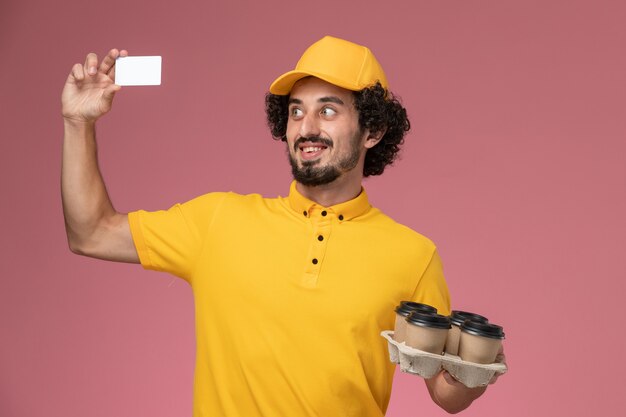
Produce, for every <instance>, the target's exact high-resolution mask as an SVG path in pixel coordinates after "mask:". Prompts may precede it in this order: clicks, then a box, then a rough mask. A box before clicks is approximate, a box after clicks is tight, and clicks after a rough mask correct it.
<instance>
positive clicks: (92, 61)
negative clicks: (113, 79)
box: [85, 52, 98, 75]
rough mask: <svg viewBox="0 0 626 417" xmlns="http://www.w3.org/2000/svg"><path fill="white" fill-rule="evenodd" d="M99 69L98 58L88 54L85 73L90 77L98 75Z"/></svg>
mask: <svg viewBox="0 0 626 417" xmlns="http://www.w3.org/2000/svg"><path fill="white" fill-rule="evenodd" d="M97 67H98V56H97V55H96V54H94V53H93V52H91V53H89V54H87V58H85V72H86V73H87V74H88V75H96V72H98V70H97Z"/></svg>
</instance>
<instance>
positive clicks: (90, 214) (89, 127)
mask: <svg viewBox="0 0 626 417" xmlns="http://www.w3.org/2000/svg"><path fill="white" fill-rule="evenodd" d="M64 123H65V135H64V139H63V164H62V170H61V195H62V199H63V213H64V216H65V228H66V231H67V236H68V242H69V244H70V248H71V249H72V250H73V251H80V247H81V245H84V244H85V243H86V240H87V239H88V238H89V236H91V235H92V234H93V233H94V231H95V230H96V228H97V226H98V224H99V223H100V221H101V220H102V219H103V218H106V217H107V216H113V215H115V210H114V209H113V205H112V204H111V201H110V199H109V196H108V194H107V191H106V187H105V185H104V181H103V180H102V175H101V174H100V169H99V168H98V158H97V145H96V138H95V122H80V121H70V120H67V119H66V120H65V121H64Z"/></svg>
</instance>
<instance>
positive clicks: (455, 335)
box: [446, 310, 488, 355]
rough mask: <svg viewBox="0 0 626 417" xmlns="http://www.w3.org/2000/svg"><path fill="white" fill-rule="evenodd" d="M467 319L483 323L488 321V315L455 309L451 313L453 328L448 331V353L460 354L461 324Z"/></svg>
mask: <svg viewBox="0 0 626 417" xmlns="http://www.w3.org/2000/svg"><path fill="white" fill-rule="evenodd" d="M465 320H474V321H479V322H483V323H487V322H488V320H487V318H486V317H483V316H481V315H480V314H476V313H470V312H469V311H460V310H453V311H452V314H451V315H450V324H452V328H451V329H450V331H449V332H448V339H447V340H446V353H448V354H450V355H458V354H459V339H460V338H461V325H462V324H463V322H464V321H465Z"/></svg>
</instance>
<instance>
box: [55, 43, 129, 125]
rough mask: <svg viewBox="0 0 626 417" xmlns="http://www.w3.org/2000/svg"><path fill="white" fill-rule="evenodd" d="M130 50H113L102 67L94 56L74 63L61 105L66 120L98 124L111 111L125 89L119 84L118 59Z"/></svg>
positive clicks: (104, 60)
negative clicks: (117, 77) (116, 82)
mask: <svg viewBox="0 0 626 417" xmlns="http://www.w3.org/2000/svg"><path fill="white" fill-rule="evenodd" d="M119 56H128V51H126V50H122V51H118V50H117V49H111V50H110V51H109V53H108V54H107V55H106V57H104V59H103V60H102V62H101V63H100V65H99V66H98V56H97V55H96V54H94V53H90V54H88V55H87V57H86V58H85V63H84V64H74V66H73V67H72V71H71V72H70V74H69V75H68V77H67V80H66V81H65V86H64V87H63V93H62V94H61V104H62V113H63V117H64V118H65V119H66V120H68V121H73V122H95V121H96V120H97V119H98V118H100V117H101V116H102V115H104V114H106V113H107V112H108V111H109V110H111V106H112V104H113V97H114V96H115V93H117V92H118V91H119V90H120V89H121V88H122V87H120V86H119V85H117V84H115V60H116V58H117V57H119Z"/></svg>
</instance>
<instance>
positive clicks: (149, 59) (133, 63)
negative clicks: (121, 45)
mask: <svg viewBox="0 0 626 417" xmlns="http://www.w3.org/2000/svg"><path fill="white" fill-rule="evenodd" d="M115 84H117V85H161V57H160V56H124V57H119V58H117V59H116V60H115Z"/></svg>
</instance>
